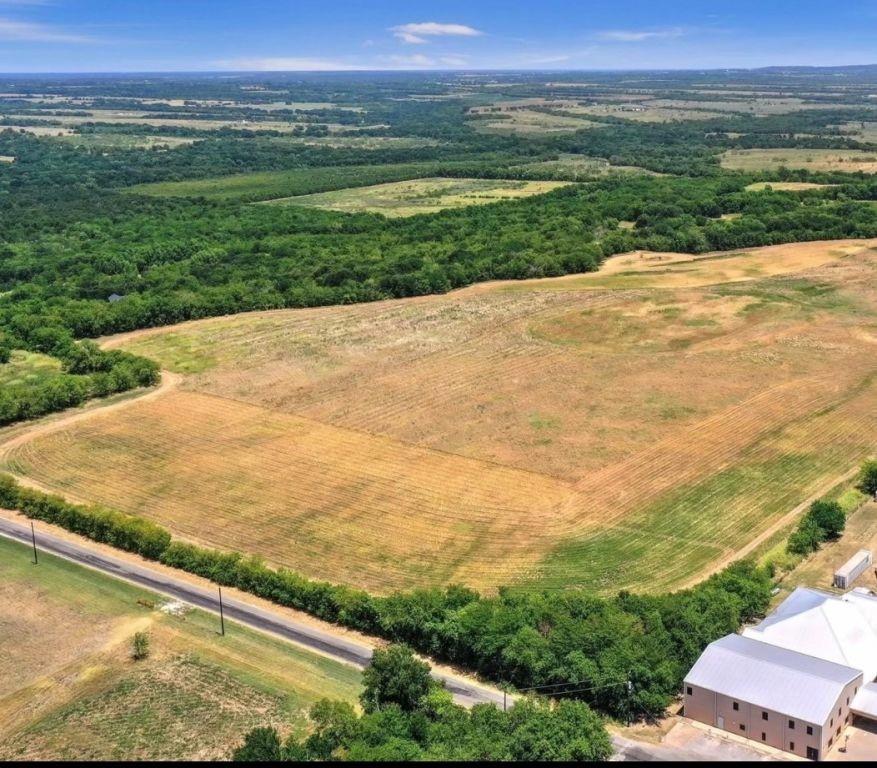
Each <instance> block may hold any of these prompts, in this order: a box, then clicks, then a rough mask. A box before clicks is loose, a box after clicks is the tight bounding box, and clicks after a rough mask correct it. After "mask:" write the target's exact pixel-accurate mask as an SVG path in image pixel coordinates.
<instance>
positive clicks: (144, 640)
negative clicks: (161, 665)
mask: <svg viewBox="0 0 877 768" xmlns="http://www.w3.org/2000/svg"><path fill="white" fill-rule="evenodd" d="M147 656H149V635H148V634H147V633H146V632H135V633H134V637H133V638H131V658H132V659H134V661H142V660H143V659H145V658H146V657H147Z"/></svg>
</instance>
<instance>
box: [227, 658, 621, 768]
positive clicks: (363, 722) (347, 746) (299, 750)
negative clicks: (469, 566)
mask: <svg viewBox="0 0 877 768" xmlns="http://www.w3.org/2000/svg"><path fill="white" fill-rule="evenodd" d="M360 703H361V705H362V713H361V714H359V713H357V712H356V710H355V709H354V708H353V707H352V706H351V705H350V704H349V703H346V702H340V701H331V700H329V699H325V700H323V701H320V702H318V703H317V704H315V705H314V706H313V708H312V709H311V712H310V720H311V723H312V728H311V732H310V733H309V734H308V736H307V737H306V738H304V739H302V738H300V737H296V736H292V737H290V738H289V739H288V740H287V741H286V743H281V740H280V737H279V735H278V733H277V731H276V730H275V729H273V728H270V727H260V728H256V729H254V730H252V731H250V733H248V734H247V736H246V738H245V740H244V743H243V745H242V746H241V747H239V748H238V749H237V750H236V751H235V753H234V759H235V760H237V761H243V762H252V761H259V762H264V761H269V762H278V761H279V762H283V761H294V762H297V761H302V760H308V761H325V760H332V761H336V760H341V761H353V762H374V761H388V760H389V761H400V762H403V761H409V760H435V761H443V762H444V761H451V760H453V761H457V760H465V761H467V762H471V761H487V760H489V761H501V762H507V761H519V762H524V761H528V762H529V761H539V762H545V761H563V762H594V761H599V760H606V759H607V758H608V757H609V756H610V755H611V754H612V746H611V744H610V741H609V736H608V734H607V733H606V731H605V729H604V728H603V724H602V722H601V721H600V718H599V717H597V716H596V715H595V714H594V713H593V712H592V711H591V710H590V708H589V707H588V706H587V705H585V704H583V703H581V702H576V701H562V702H560V703H558V704H557V705H551V704H550V703H548V702H547V701H546V700H544V699H543V700H541V701H538V700H535V699H534V700H524V701H521V702H517V703H515V704H514V706H513V707H512V708H511V709H510V710H509V711H506V712H503V711H502V710H500V709H497V708H496V707H495V706H493V705H492V704H477V705H476V706H475V707H473V708H472V709H471V710H466V709H464V708H463V707H461V706H458V705H456V704H454V703H453V702H452V700H451V696H450V694H449V693H447V692H446V691H444V690H442V689H441V687H440V686H439V685H438V684H437V683H435V682H434V681H433V680H431V679H430V677H429V667H428V666H427V665H426V664H424V663H423V662H421V661H418V660H417V659H416V658H414V656H413V655H412V654H411V652H410V651H409V650H408V649H407V648H405V647H404V646H391V647H389V648H387V649H386V650H379V651H376V652H375V655H374V659H373V660H372V663H371V665H370V666H369V667H368V668H367V669H366V670H365V673H364V674H363V692H362V694H361V695H360Z"/></svg>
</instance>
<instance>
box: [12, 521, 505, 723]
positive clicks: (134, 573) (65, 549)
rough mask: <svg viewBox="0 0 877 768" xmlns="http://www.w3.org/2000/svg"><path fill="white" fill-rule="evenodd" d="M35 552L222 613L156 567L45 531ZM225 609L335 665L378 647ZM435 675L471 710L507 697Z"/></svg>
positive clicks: (361, 658)
mask: <svg viewBox="0 0 877 768" xmlns="http://www.w3.org/2000/svg"><path fill="white" fill-rule="evenodd" d="M0 535H2V536H5V537H7V538H9V539H13V540H15V541H19V542H22V543H24V544H28V545H30V543H31V532H30V526H29V525H22V524H20V523H16V522H12V521H11V520H7V519H5V518H0ZM37 549H39V550H41V551H45V552H50V553H51V554H53V555H57V556H59V557H63V558H64V559H66V560H70V561H72V562H74V563H78V564H80V565H83V566H86V567H88V568H93V569H94V570H97V571H100V572H102V573H105V574H108V575H110V576H114V577H115V578H118V579H124V580H125V581H129V582H131V583H133V584H137V585H138V586H141V587H145V588H146V589H149V590H151V591H153V592H157V593H158V594H161V595H165V596H167V597H171V598H174V599H175V600H181V601H183V602H185V603H188V604H189V605H193V606H196V607H198V608H202V609H204V610H207V611H211V612H213V613H217V614H218V613H219V602H218V599H217V592H215V591H213V590H207V589H204V588H201V587H198V586H196V585H194V584H192V583H191V582H189V581H187V580H185V579H181V578H180V579H178V578H174V577H173V576H172V575H169V574H167V573H165V572H163V571H161V570H158V569H157V568H150V567H149V566H148V565H140V564H138V563H134V562H130V561H129V560H122V559H119V558H115V557H112V556H110V555H107V554H105V553H104V552H102V551H98V550H97V549H96V548H92V547H90V546H89V545H88V543H87V542H82V543H80V542H78V541H73V540H69V539H63V538H60V537H58V536H54V535H52V534H51V533H49V532H47V531H45V530H41V531H40V532H39V533H38V534H37ZM222 607H223V612H224V614H225V618H226V619H230V620H232V621H237V622H239V623H241V624H244V625H246V626H248V627H251V628H253V629H257V630H259V631H262V632H269V633H271V634H273V635H277V636H278V637H282V638H284V639H286V640H289V641H291V642H294V643H296V644H297V645H300V646H302V647H304V648H308V649H310V650H314V651H317V652H319V653H322V654H324V655H325V656H329V657H330V658H333V659H335V660H336V661H340V662H342V663H345V664H350V665H353V666H355V667H358V668H360V669H362V668H364V667H366V666H367V665H368V663H369V662H370V661H371V657H372V652H373V651H374V646H372V645H368V644H366V643H364V642H357V641H355V640H352V639H350V638H348V637H342V636H340V635H338V634H333V633H332V632H331V631H329V630H324V629H321V628H319V627H317V626H314V625H313V624H311V623H305V622H302V621H296V620H295V619H293V618H290V617H289V616H286V615H284V614H282V613H280V612H279V611H278V612H276V613H275V612H272V611H270V610H265V609H264V608H261V607H259V606H257V605H254V604H251V603H248V602H245V601H243V600H239V599H236V598H226V597H225V596H223V600H222ZM432 676H433V677H434V678H435V679H436V680H440V681H441V682H443V683H444V684H445V687H446V688H447V689H448V690H449V691H450V692H451V693H452V694H453V695H454V698H455V699H456V701H457V702H458V703H460V704H464V705H466V706H471V705H473V704H479V703H483V702H486V703H490V704H495V705H498V706H502V703H503V694H502V691H499V690H497V689H496V688H491V687H490V686H486V685H482V684H480V683H477V682H474V681H471V680H468V679H466V678H464V677H457V676H454V675H450V674H447V673H444V672H440V671H438V670H433V672H432Z"/></svg>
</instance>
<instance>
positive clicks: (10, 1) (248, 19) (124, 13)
mask: <svg viewBox="0 0 877 768" xmlns="http://www.w3.org/2000/svg"><path fill="white" fill-rule="evenodd" d="M866 63H877V0H835V2H825V0H818V1H817V0H736V2H728V1H727V0H724V1H723V2H709V1H705V0H700V1H698V2H695V0H650V1H647V0H609V1H607V0H0V72H119V71H209V70H231V69H234V70H241V69H244V70H347V69H349V70H355V69H626V68H631V69H634V68H635V69H640V68H674V69H684V68H707V67H712V68H720V67H757V66H767V65H789V64H800V65H840V64H866Z"/></svg>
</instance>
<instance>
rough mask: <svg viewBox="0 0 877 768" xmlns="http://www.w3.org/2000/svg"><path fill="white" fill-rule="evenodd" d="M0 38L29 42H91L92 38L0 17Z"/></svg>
mask: <svg viewBox="0 0 877 768" xmlns="http://www.w3.org/2000/svg"><path fill="white" fill-rule="evenodd" d="M0 40H6V41H12V42H30V43H91V42H94V40H93V38H90V37H85V36H84V35H74V34H71V33H69V32H66V31H65V30H63V29H59V28H57V27H50V26H48V25H46V24H34V23H32V22H28V21H13V20H12V19H3V18H0Z"/></svg>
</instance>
